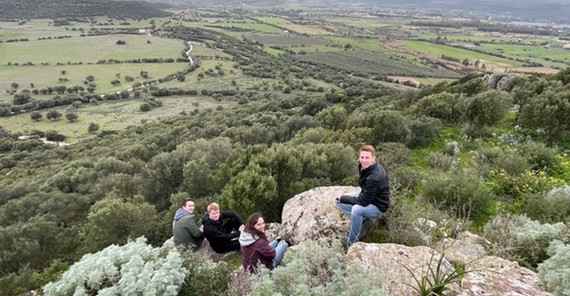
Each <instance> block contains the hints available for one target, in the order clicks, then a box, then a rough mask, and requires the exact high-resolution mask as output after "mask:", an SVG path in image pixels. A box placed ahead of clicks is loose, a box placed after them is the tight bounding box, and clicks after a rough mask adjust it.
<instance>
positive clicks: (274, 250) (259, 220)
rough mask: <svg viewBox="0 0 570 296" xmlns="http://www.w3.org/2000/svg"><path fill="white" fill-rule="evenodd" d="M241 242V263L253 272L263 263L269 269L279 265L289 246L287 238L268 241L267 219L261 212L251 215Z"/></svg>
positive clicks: (241, 235) (242, 233)
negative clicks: (266, 232) (266, 233)
mask: <svg viewBox="0 0 570 296" xmlns="http://www.w3.org/2000/svg"><path fill="white" fill-rule="evenodd" d="M239 243H240V245H241V264H242V265H243V268H244V269H246V270H248V271H249V272H251V273H257V272H258V271H259V268H260V265H261V264H263V265H264V266H265V267H267V268H269V269H273V268H275V267H277V265H279V263H280V262H281V259H283V255H285V251H286V250H287V248H288V247H289V243H287V242H286V241H285V240H281V241H278V240H273V241H272V242H268V241H267V236H266V235H265V219H263V216H262V215H261V214H260V213H254V214H252V215H251V216H249V218H248V219H247V222H246V224H245V229H244V230H243V231H242V232H241V234H240V236H239Z"/></svg>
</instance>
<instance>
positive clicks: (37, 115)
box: [30, 111, 42, 121]
mask: <svg viewBox="0 0 570 296" xmlns="http://www.w3.org/2000/svg"><path fill="white" fill-rule="evenodd" d="M30 118H31V119H32V120H33V121H39V120H40V119H42V114H41V113H40V112H38V111H34V112H32V113H30Z"/></svg>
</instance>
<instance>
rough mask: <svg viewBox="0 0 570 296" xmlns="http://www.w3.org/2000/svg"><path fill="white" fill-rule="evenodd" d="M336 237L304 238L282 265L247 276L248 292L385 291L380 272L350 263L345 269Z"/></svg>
mask: <svg viewBox="0 0 570 296" xmlns="http://www.w3.org/2000/svg"><path fill="white" fill-rule="evenodd" d="M345 257H346V256H345V254H344V251H343V249H342V246H341V245H340V242H339V241H338V240H336V241H334V242H333V243H332V244H329V243H327V242H326V241H324V240H321V241H318V242H316V241H306V242H304V243H303V244H300V245H299V246H298V247H297V249H296V250H290V251H289V252H287V253H286V254H285V257H284V262H283V265H282V266H280V267H278V268H276V269H274V270H273V271H272V272H271V273H270V272H269V271H268V270H266V269H264V270H263V271H262V272H260V274H259V275H254V276H251V277H250V281H251V292H250V293H249V294H248V295H251V296H265V295H283V296H285V295H319V296H320V295H375V296H383V295H387V294H386V293H385V292H384V291H382V288H381V287H382V281H381V279H382V277H381V274H380V272H378V271H371V270H364V268H363V267H360V266H358V265H353V266H352V267H351V268H350V269H349V270H347V269H346V261H345Z"/></svg>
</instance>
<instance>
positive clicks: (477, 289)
mask: <svg viewBox="0 0 570 296" xmlns="http://www.w3.org/2000/svg"><path fill="white" fill-rule="evenodd" d="M461 242H462V243H465V241H461ZM346 256H347V265H348V267H350V266H351V265H353V264H361V265H362V266H364V267H365V268H367V269H371V270H381V271H382V272H383V273H384V283H383V288H384V290H385V291H386V292H388V293H389V294H390V295H392V296H409V295H415V294H414V291H413V289H412V287H410V285H413V286H416V283H415V280H414V277H413V276H412V272H413V274H414V275H415V276H416V277H417V278H418V279H420V278H421V277H422V276H423V275H427V274H428V273H429V269H428V266H430V265H431V268H432V270H434V271H435V270H436V265H437V262H438V260H439V258H440V257H439V256H440V254H439V253H438V252H437V251H435V250H433V249H431V248H429V247H426V246H419V247H406V246H402V245H397V244H367V243H355V244H354V245H352V246H351V247H350V248H349V249H348V253H347V255H346ZM406 267H407V268H409V270H408V269H407V268H406ZM442 267H443V268H442V270H443V271H444V272H451V271H452V269H451V268H452V265H451V264H450V262H449V261H447V260H446V259H443V261H442ZM467 270H469V272H467V273H466V274H465V275H464V277H463V279H462V280H461V283H459V282H458V281H456V282H454V283H452V284H449V285H448V287H449V288H450V291H449V293H448V294H447V295H458V296H505V295H511V296H515V295H517V296H552V295H553V294H551V293H548V292H545V291H544V290H543V289H542V287H541V286H540V284H539V280H538V276H537V274H536V273H535V272H533V271H531V270H529V269H527V268H524V267H521V266H519V265H518V264H517V263H516V262H512V261H509V260H505V259H502V258H499V257H495V256H483V257H480V258H478V259H476V260H475V261H473V262H471V263H469V264H468V265H467Z"/></svg>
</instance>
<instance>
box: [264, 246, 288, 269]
mask: <svg viewBox="0 0 570 296" xmlns="http://www.w3.org/2000/svg"><path fill="white" fill-rule="evenodd" d="M269 245H270V246H271V247H272V248H274V249H275V258H273V267H277V265H279V263H281V260H282V259H283V255H285V251H286V250H287V248H288V247H289V245H288V244H287V243H286V242H285V241H284V240H282V241H280V242H277V241H276V240H273V241H272V242H270V243H269Z"/></svg>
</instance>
